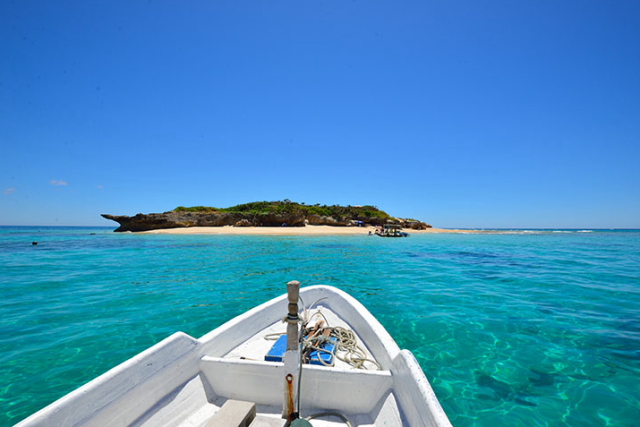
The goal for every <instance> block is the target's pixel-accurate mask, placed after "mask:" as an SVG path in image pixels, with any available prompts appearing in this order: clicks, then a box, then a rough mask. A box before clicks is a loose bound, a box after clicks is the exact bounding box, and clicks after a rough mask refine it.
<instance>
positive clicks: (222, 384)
mask: <svg viewBox="0 0 640 427" xmlns="http://www.w3.org/2000/svg"><path fill="white" fill-rule="evenodd" d="M300 296H301V298H302V299H303V301H305V302H307V303H310V302H314V301H317V300H320V299H322V301H321V302H320V303H319V304H318V305H319V306H321V310H323V312H324V313H325V314H326V315H327V317H328V318H330V319H331V320H332V319H333V317H332V316H334V317H335V318H336V319H338V318H339V319H341V321H342V322H344V324H345V325H347V326H348V327H350V328H351V329H352V330H353V331H356V332H357V334H358V335H359V338H360V340H361V342H362V344H363V346H364V347H365V348H366V349H367V351H368V353H369V354H370V355H371V357H372V358H373V359H375V360H376V361H377V363H378V364H379V365H380V367H381V370H360V369H353V368H351V367H348V366H343V365H341V364H336V366H335V367H325V366H315V365H304V366H303V368H302V380H301V388H300V390H301V398H300V415H301V416H303V417H306V416H309V415H312V414H315V413H318V412H327V411H332V412H338V413H340V414H343V415H344V416H346V417H347V418H348V419H349V420H350V421H351V423H352V424H353V425H354V427H355V426H382V425H385V426H388V427H390V426H411V427H414V426H415V427H418V426H420V427H446V426H451V424H450V422H449V420H448V418H447V416H446V415H445V413H444V411H443V410H442V408H441V406H440V403H439V402H438V400H437V398H436V396H435V394H434V392H433V390H432V388H431V386H430V384H429V382H428V380H427V378H426V377H425V375H424V373H423V372H422V369H421V368H420V366H419V365H418V363H417V361H416V359H415V358H414V356H413V355H412V354H411V352H409V351H408V350H400V348H399V347H398V345H397V344H396V343H395V341H394V340H393V339H392V338H391V336H390V335H389V334H388V333H387V331H386V330H385V329H384V328H383V327H382V325H381V324H380V323H379V322H378V321H377V320H376V319H375V318H374V317H373V316H372V315H371V314H370V313H369V312H368V311H367V310H366V309H365V308H364V306H362V305H361V304H360V303H359V302H358V301H356V300H355V299H354V298H353V297H351V296H350V295H348V294H346V293H345V292H343V291H340V290H338V289H336V288H333V287H328V286H313V287H308V288H303V289H301V291H300ZM286 312H287V301H286V295H284V296H282V297H279V298H275V299H273V300H271V301H268V302H266V303H264V304H262V305H260V306H258V307H256V308H254V309H252V310H250V311H248V312H246V313H244V314H243V315H241V316H238V317H236V318H235V319H232V320H231V321H229V322H227V323H225V324H224V325H222V326H220V327H219V328H217V329H215V330H213V331H212V332H210V333H208V334H206V335H204V336H203V337H201V338H200V339H195V338H192V337H190V336H188V335H186V334H184V333H182V332H178V333H175V334H173V335H172V336H170V337H169V338H167V339H165V340H163V341H162V342H160V343H158V344H156V345H155V346H153V347H151V348H149V349H148V350H146V351H144V352H142V353H140V354H139V355H137V356H135V357H133V358H132V359H130V360H128V361H126V362H124V363H122V364H121V365H119V366H117V367H115V368H113V369H111V370H110V371H108V372H106V373H105V374H103V375H101V376H100V377H98V378H96V379H95V380H93V381H91V382H89V383H88V384H86V385H84V386H82V387H80V388H79V389H77V390H76V391H74V392H72V393H70V394H69V395H67V396H65V397H63V398H61V399H60V400H58V401H56V402H54V403H52V404H51V405H49V406H48V407H46V408H44V409H42V410H41V411H39V412H37V413H35V414H34V415H32V416H31V417H29V418H27V419H26V420H24V421H23V422H21V423H19V424H18V426H20V427H27V426H28V427H36V426H96V427H122V426H140V427H142V426H145V427H155V426H158V427H160V426H162V427H169V426H176V427H178V426H193V427H200V426H205V424H207V422H208V420H210V419H211V418H212V417H213V416H214V414H215V413H216V412H217V411H218V410H219V409H220V407H221V406H222V405H223V404H224V403H225V402H226V401H227V400H229V399H235V400H243V401H251V402H255V403H256V404H257V408H258V412H259V413H261V414H263V415H264V416H266V417H273V418H279V417H280V414H281V412H282V399H283V395H284V391H285V390H284V382H283V377H284V364H283V363H281V362H265V361H264V360H257V359H258V358H259V355H262V354H264V351H263V350H264V349H263V348H262V347H264V346H266V347H268V346H269V345H270V344H269V343H265V342H263V341H264V340H263V339H262V338H261V337H262V336H263V335H264V334H265V333H269V332H273V331H276V330H278V329H280V330H283V329H284V326H283V324H282V323H281V319H282V317H283V314H286ZM243 354H248V355H249V357H245V356H243ZM256 354H257V355H258V357H256ZM312 423H313V424H314V426H322V425H327V426H329V425H336V426H337V425H343V422H342V421H341V420H340V419H338V418H336V417H333V418H332V417H325V418H324V419H322V420H313V421H312Z"/></svg>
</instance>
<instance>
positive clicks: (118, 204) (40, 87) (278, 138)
mask: <svg viewBox="0 0 640 427" xmlns="http://www.w3.org/2000/svg"><path fill="white" fill-rule="evenodd" d="M0 147H1V152H0V224H2V225H113V226H115V225H116V224H115V223H113V222H110V221H107V220H104V219H102V218H101V217H100V214H101V213H111V214H127V215H132V214H136V213H138V212H162V211H166V210H171V209H173V208H175V207H176V206H179V205H184V206H192V205H209V206H218V207H224V206H231V205H234V204H238V203H244V202H249V201H257V200H282V199H285V198H288V199H291V200H293V201H298V202H306V203H322V204H373V205H376V206H378V207H380V208H382V209H384V210H386V211H388V212H389V213H391V214H392V215H396V216H403V217H416V218H419V219H422V220H424V221H427V222H429V223H431V224H433V225H434V226H437V227H485V228H492V227H524V228H526V227H579V228H583V227H584V228H587V227H589V228H590V227H604V228H608V227H616V228H632V227H635V228H638V227H640V2H639V1H637V0H630V1H625V0H616V1H605V0H601V1H591V0H576V1H570V0H567V1H564V0H563V1H546V0H542V1H540V0H535V1H533V0H531V1H528V0H518V1H512V0H502V1H500V0H498V1H369V0H368V1H360V0H357V1H345V0H329V1H319V0H318V1H315V0H314V1H250V2H249V1H238V0H233V1H231V0H227V1H223V0H221V1H199V0H192V1H177V0H176V1H155V0H149V1H106V2H94V1H80V0H78V1H56V0H53V1H32V0H14V1H11V0H3V1H2V2H0Z"/></svg>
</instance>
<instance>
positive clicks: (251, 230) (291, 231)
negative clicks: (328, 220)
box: [141, 225, 477, 236]
mask: <svg viewBox="0 0 640 427" xmlns="http://www.w3.org/2000/svg"><path fill="white" fill-rule="evenodd" d="M374 230H375V227H370V226H368V227H332V226H329V225H307V226H306V227H233V226H225V227H187V228H167V229H162V230H151V231H142V232H141V233H144V234H239V235H251V234H256V235H274V236H278V235H279V236H310V235H347V234H349V235H353V234H361V235H368V234H369V232H371V233H373V232H374ZM403 231H406V232H407V233H409V234H426V233H475V232H477V231H474V230H450V229H444V228H428V229H426V230H410V229H404V230H403Z"/></svg>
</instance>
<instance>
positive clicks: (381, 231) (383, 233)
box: [376, 224, 409, 237]
mask: <svg viewBox="0 0 640 427" xmlns="http://www.w3.org/2000/svg"><path fill="white" fill-rule="evenodd" d="M401 230H402V227H400V226H399V225H397V224H385V225H384V227H383V228H378V229H376V234H377V235H378V236H380V237H409V233H405V232H404V231H401Z"/></svg>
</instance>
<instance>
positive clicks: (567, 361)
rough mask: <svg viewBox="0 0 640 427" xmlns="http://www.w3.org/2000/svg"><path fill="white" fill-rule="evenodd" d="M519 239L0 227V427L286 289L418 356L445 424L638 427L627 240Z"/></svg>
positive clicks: (635, 292)
mask: <svg viewBox="0 0 640 427" xmlns="http://www.w3.org/2000/svg"><path fill="white" fill-rule="evenodd" d="M530 231H532V232H528V233H524V232H518V231H514V232H511V233H509V234H507V233H505V234H481V235H472V234H468V235H446V234H442V235H421V236H412V237H410V238H409V239H379V238H376V237H375V236H371V237H369V236H365V235H363V236H349V237H345V236H342V237H261V236H161V235H155V236H154V235H144V236H143V235H132V234H115V233H112V232H110V230H106V229H87V228H40V229H38V228H0V286H1V287H2V295H3V298H2V300H1V301H0V332H1V333H0V424H1V425H11V424H13V423H15V422H17V421H19V420H21V419H22V418H24V417H26V416H27V415H29V414H31V413H33V412H34V411H36V410H38V409H40V408H42V407H43V406H45V405H47V404H48V403H50V402H52V401H53V400H55V399H57V398H59V397H61V396H63V395H64V394H66V393H68V392H70V391H72V390H73V389H74V388H76V387H77V386H79V385H81V384H83V383H84V382H86V381H88V380H90V379H92V378H94V377H96V376H97V375H99V374H101V373H103V372H105V371H106V370H108V369H109V368H111V367H113V366H115V365H116V364H118V363H120V362H122V361H124V360H126V359H127V358H129V357H131V356H133V355H135V354H137V353H138V352H140V351H142V350H144V349H146V348H147V347H149V346H150V345H152V344H154V343H156V342H158V341H160V340H162V339H163V338H165V337H167V336H168V335H170V334H171V333H173V332H175V331H177V330H181V331H184V332H186V333H189V334H191V335H193V336H196V337H198V336H201V335H203V334H205V333H206V332H208V331H209V330H211V329H213V328H215V327H216V326H218V325H220V324H221V323H223V322H224V321H226V320H228V319H230V318H231V317H233V316H235V315H237V314H240V313H241V312H243V311H245V310H247V309H249V308H251V307H253V306H255V305H257V304H259V303H262V302H264V301H266V300H268V299H270V298H272V297H275V296H277V295H280V294H281V293H283V292H284V291H285V284H286V282H287V281H289V280H292V279H297V280H300V281H301V282H302V283H303V286H305V285H315V284H327V285H333V286H338V287H340V288H342V289H344V290H346V291H347V292H350V293H352V294H353V295H354V296H355V297H356V298H358V299H359V300H360V301H361V302H362V303H364V304H365V305H366V306H367V307H368V308H369V309H370V310H371V311H372V313H373V314H374V315H375V316H376V317H378V319H379V320H380V321H381V322H382V323H383V325H384V326H385V327H386V328H387V329H388V330H389V332H390V333H391V335H392V336H393V337H394V338H395V339H396V340H397V341H398V344H399V345H400V346H401V347H402V348H408V349H410V350H411V351H413V352H414V354H415V356H416V358H417V359H418V361H419V362H420V364H421V366H422V367H423V369H424V371H425V373H426V375H427V377H428V378H429V380H430V381H431V383H432V385H433V388H434V390H435V391H436V394H437V395H438V397H439V399H440V401H441V403H442V406H443V407H444V409H445V411H446V412H447V414H448V415H449V417H450V419H451V421H452V423H453V424H454V425H455V426H458V427H462V426H495V425H509V426H532V425H536V426H574V427H575V426H592V425H605V426H607V425H610V426H614V425H615V426H633V425H636V424H637V420H638V419H640V393H639V392H638V381H637V379H638V377H639V375H640V312H638V310H637V307H639V306H640V271H639V270H640V267H639V266H640V233H639V232H600V231H595V232H574V231H569V232H563V233H556V232H552V231H545V232H538V231H536V230H530ZM556 231H558V230H556ZM562 231H568V230H562ZM582 231H588V230H582ZM32 241H38V245H32V244H31V242H32Z"/></svg>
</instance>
